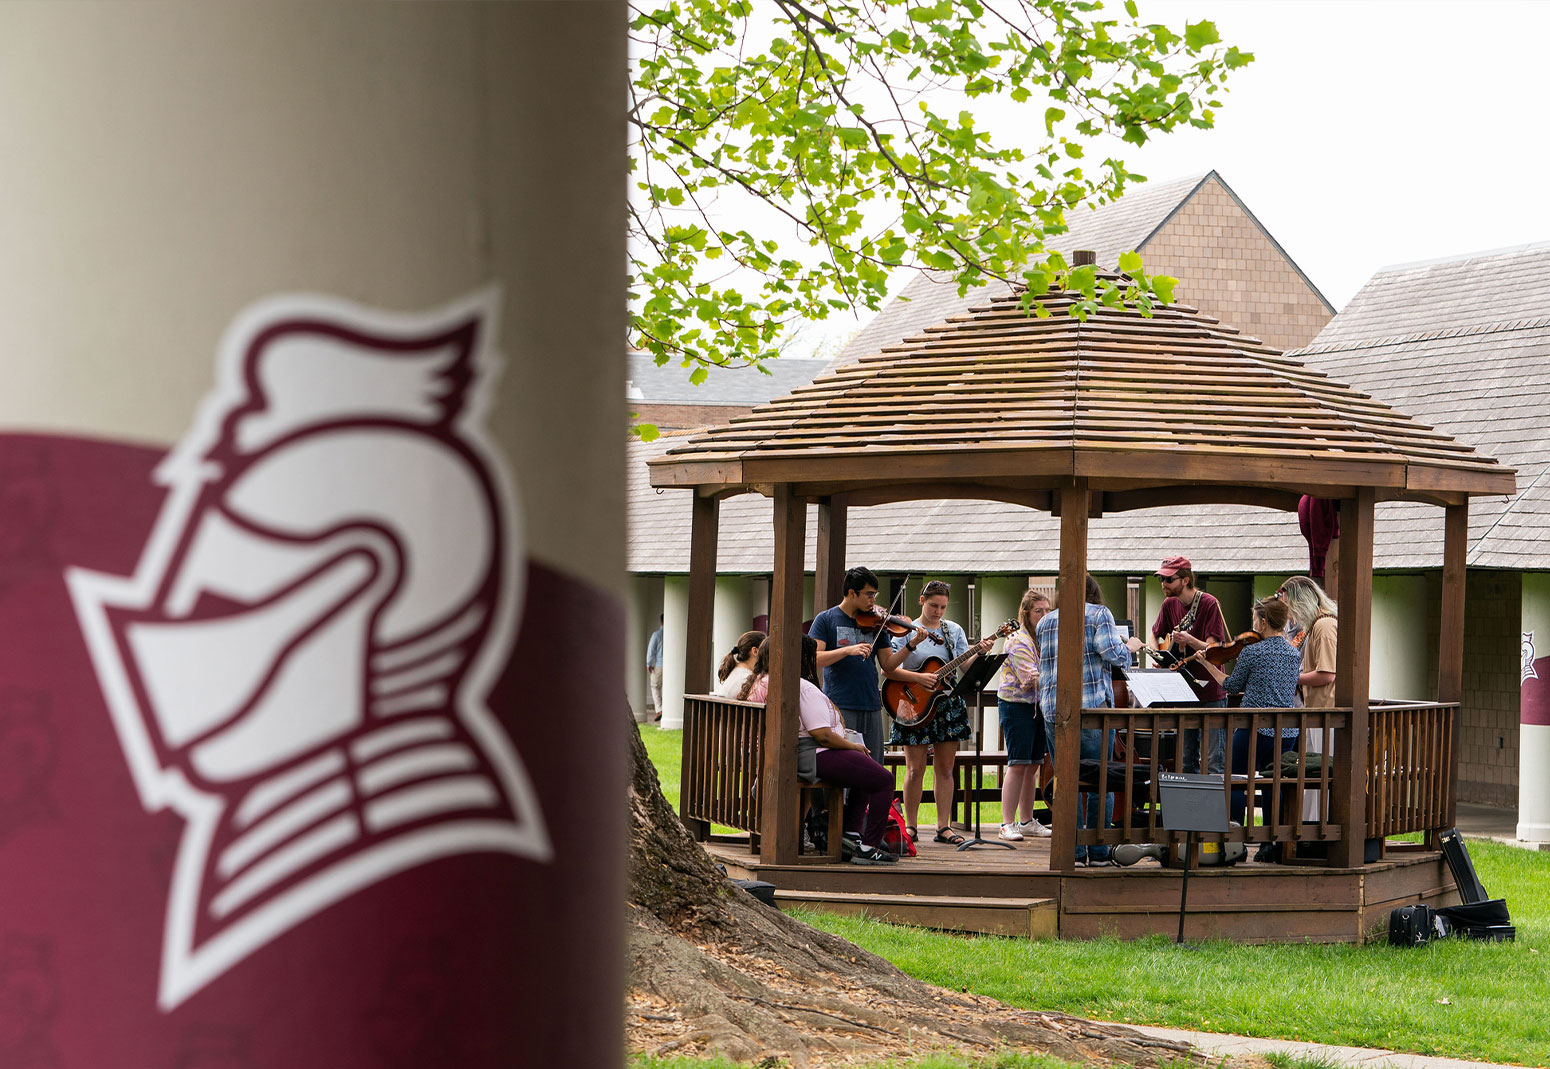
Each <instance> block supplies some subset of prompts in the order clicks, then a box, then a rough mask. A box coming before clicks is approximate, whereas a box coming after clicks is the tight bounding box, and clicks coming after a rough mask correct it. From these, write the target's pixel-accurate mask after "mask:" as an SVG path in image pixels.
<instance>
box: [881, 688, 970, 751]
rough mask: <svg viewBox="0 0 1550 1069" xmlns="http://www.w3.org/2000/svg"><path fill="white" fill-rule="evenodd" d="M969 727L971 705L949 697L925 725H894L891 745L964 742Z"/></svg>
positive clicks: (889, 739)
mask: <svg viewBox="0 0 1550 1069" xmlns="http://www.w3.org/2000/svg"><path fill="white" fill-rule="evenodd" d="M971 734H972V732H971V731H970V729H969V707H968V706H967V705H965V704H964V702H963V699H962V698H948V699H947V700H945V701H943V702H942V703H941V704H940V705H938V706H937V710H936V715H935V716H933V717H932V718H931V722H930V723H928V724H926V725H925V726H924V727H914V728H907V727H902V726H900V725H899V724H897V723H896V724H894V725H893V732H892V733H891V734H890V735H889V736H888V745H889V746H930V745H931V744H932V743H934V742H962V741H963V740H964V739H967V738H968V737H969V736H970V735H971Z"/></svg>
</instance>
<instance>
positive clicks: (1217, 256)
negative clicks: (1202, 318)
mask: <svg viewBox="0 0 1550 1069" xmlns="http://www.w3.org/2000/svg"><path fill="white" fill-rule="evenodd" d="M1141 253H1142V257H1143V258H1144V259H1145V261H1146V270H1147V271H1148V272H1151V273H1153V274H1164V275H1172V276H1174V277H1175V278H1177V279H1179V285H1178V288H1177V289H1175V290H1174V298H1175V299H1176V300H1178V301H1180V302H1181V303H1184V304H1189V305H1194V306H1195V307H1197V308H1199V309H1200V310H1201V311H1202V312H1206V313H1208V314H1209V315H1213V316H1215V317H1216V318H1217V319H1220V320H1221V321H1222V322H1223V323H1224V324H1226V325H1228V326H1233V327H1237V328H1238V329H1239V330H1241V331H1243V332H1244V333H1245V334H1248V335H1252V336H1253V337H1256V338H1258V339H1259V340H1260V341H1262V342H1264V343H1265V344H1266V345H1272V346H1274V347H1276V348H1277V349H1295V348H1297V347H1299V346H1303V345H1307V344H1308V343H1309V342H1311V341H1312V340H1313V338H1314V336H1315V335H1317V334H1318V332H1319V331H1320V330H1322V329H1323V327H1324V324H1325V323H1328V322H1329V320H1330V318H1331V317H1332V313H1331V312H1330V310H1329V309H1328V308H1327V307H1326V306H1325V305H1324V302H1323V301H1321V300H1319V298H1318V297H1317V296H1316V295H1315V294H1314V291H1313V290H1312V289H1311V288H1310V287H1309V285H1308V283H1307V282H1306V281H1305V280H1304V279H1303V277H1302V276H1301V275H1300V274H1298V273H1297V271H1296V270H1295V269H1294V268H1293V267H1292V264H1291V263H1290V262H1289V261H1288V260H1287V259H1286V256H1285V254H1284V253H1282V252H1281V251H1280V250H1279V249H1277V248H1276V246H1275V244H1274V243H1273V242H1271V240H1270V239H1269V238H1268V237H1266V236H1265V232H1264V231H1263V230H1261V229H1260V228H1259V226H1258V225H1257V224H1256V223H1255V222H1254V220H1253V219H1252V218H1250V216H1249V215H1248V213H1247V212H1245V211H1244V210H1243V209H1242V208H1241V207H1239V206H1238V202H1237V201H1236V200H1234V199H1233V197H1232V195H1231V194H1230V193H1228V192H1227V190H1226V189H1225V188H1224V187H1223V186H1222V185H1221V183H1219V182H1218V181H1217V180H1216V179H1214V178H1213V179H1211V180H1210V181H1209V182H1207V183H1206V184H1205V185H1204V186H1202V187H1201V188H1200V191H1199V192H1197V193H1196V194H1195V195H1194V196H1193V197H1191V198H1190V199H1189V200H1188V201H1187V202H1186V203H1185V204H1184V206H1183V207H1182V208H1180V209H1179V211H1178V214H1176V215H1174V217H1173V218H1172V219H1170V220H1169V221H1168V222H1167V223H1165V224H1164V225H1163V227H1162V229H1161V230H1160V231H1159V232H1158V233H1157V236H1156V237H1154V238H1152V240H1150V241H1148V242H1147V243H1146V246H1145V247H1144V248H1143V249H1142V250H1141Z"/></svg>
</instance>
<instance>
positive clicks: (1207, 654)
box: [1185, 631, 1265, 668]
mask: <svg viewBox="0 0 1550 1069" xmlns="http://www.w3.org/2000/svg"><path fill="white" fill-rule="evenodd" d="M1264 637H1265V636H1264V635H1261V634H1260V633H1259V632H1258V631H1244V632H1241V633H1240V634H1237V635H1234V636H1233V640H1232V641H1231V642H1227V643H1222V644H1219V645H1215V646H1207V647H1206V648H1205V649H1203V650H1196V651H1195V652H1194V653H1192V654H1191V655H1190V656H1188V657H1186V658H1185V660H1186V661H1194V660H1201V659H1204V660H1207V661H1210V662H1211V663H1212V664H1214V665H1216V666H1217V667H1218V668H1220V667H1222V665H1224V664H1226V663H1227V662H1228V661H1232V660H1236V659H1237V657H1238V654H1240V653H1242V652H1243V647H1245V646H1252V645H1254V643H1256V642H1258V641H1259V640H1260V639H1262V638H1264Z"/></svg>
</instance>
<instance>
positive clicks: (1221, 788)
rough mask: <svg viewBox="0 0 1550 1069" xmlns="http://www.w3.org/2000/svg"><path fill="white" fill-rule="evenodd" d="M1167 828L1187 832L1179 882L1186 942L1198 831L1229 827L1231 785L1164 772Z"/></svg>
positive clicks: (1161, 789)
mask: <svg viewBox="0 0 1550 1069" xmlns="http://www.w3.org/2000/svg"><path fill="white" fill-rule="evenodd" d="M1157 794H1158V801H1160V802H1161V803H1162V815H1163V828H1164V829H1166V830H1167V831H1182V832H1183V833H1184V880H1183V882H1182V883H1181V884H1180V885H1179V938H1178V940H1177V942H1179V943H1183V942H1184V904H1185V903H1186V902H1187V901H1188V899H1189V866H1190V862H1191V861H1193V860H1194V857H1195V833H1196V832H1197V831H1209V832H1225V831H1226V830H1227V827H1228V824H1227V788H1226V786H1225V785H1224V784H1223V783H1222V777H1221V776H1211V775H1195V774H1191V773H1187V772H1163V773H1160V774H1159V775H1158V777H1157Z"/></svg>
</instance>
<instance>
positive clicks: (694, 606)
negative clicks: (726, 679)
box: [684, 491, 721, 694]
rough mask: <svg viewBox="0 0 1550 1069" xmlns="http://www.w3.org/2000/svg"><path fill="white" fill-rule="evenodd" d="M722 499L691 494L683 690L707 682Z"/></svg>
mask: <svg viewBox="0 0 1550 1069" xmlns="http://www.w3.org/2000/svg"><path fill="white" fill-rule="evenodd" d="M720 519H721V502H720V501H719V500H718V499H717V498H715V497H708V496H701V494H700V493H699V491H695V495H694V516H693V520H692V523H691V525H690V529H689V612H688V617H687V619H686V621H685V623H684V627H685V628H686V629H687V632H688V635H687V641H686V642H685V643H684V693H685V694H703V693H705V690H706V688H708V687H709V686H710V673H711V665H712V664H713V663H714V659H715V650H714V649H712V646H713V644H714V642H715V634H714V628H713V627H712V618H713V616H714V613H715V606H716V544H717V531H718V528H719V526H720Z"/></svg>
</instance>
